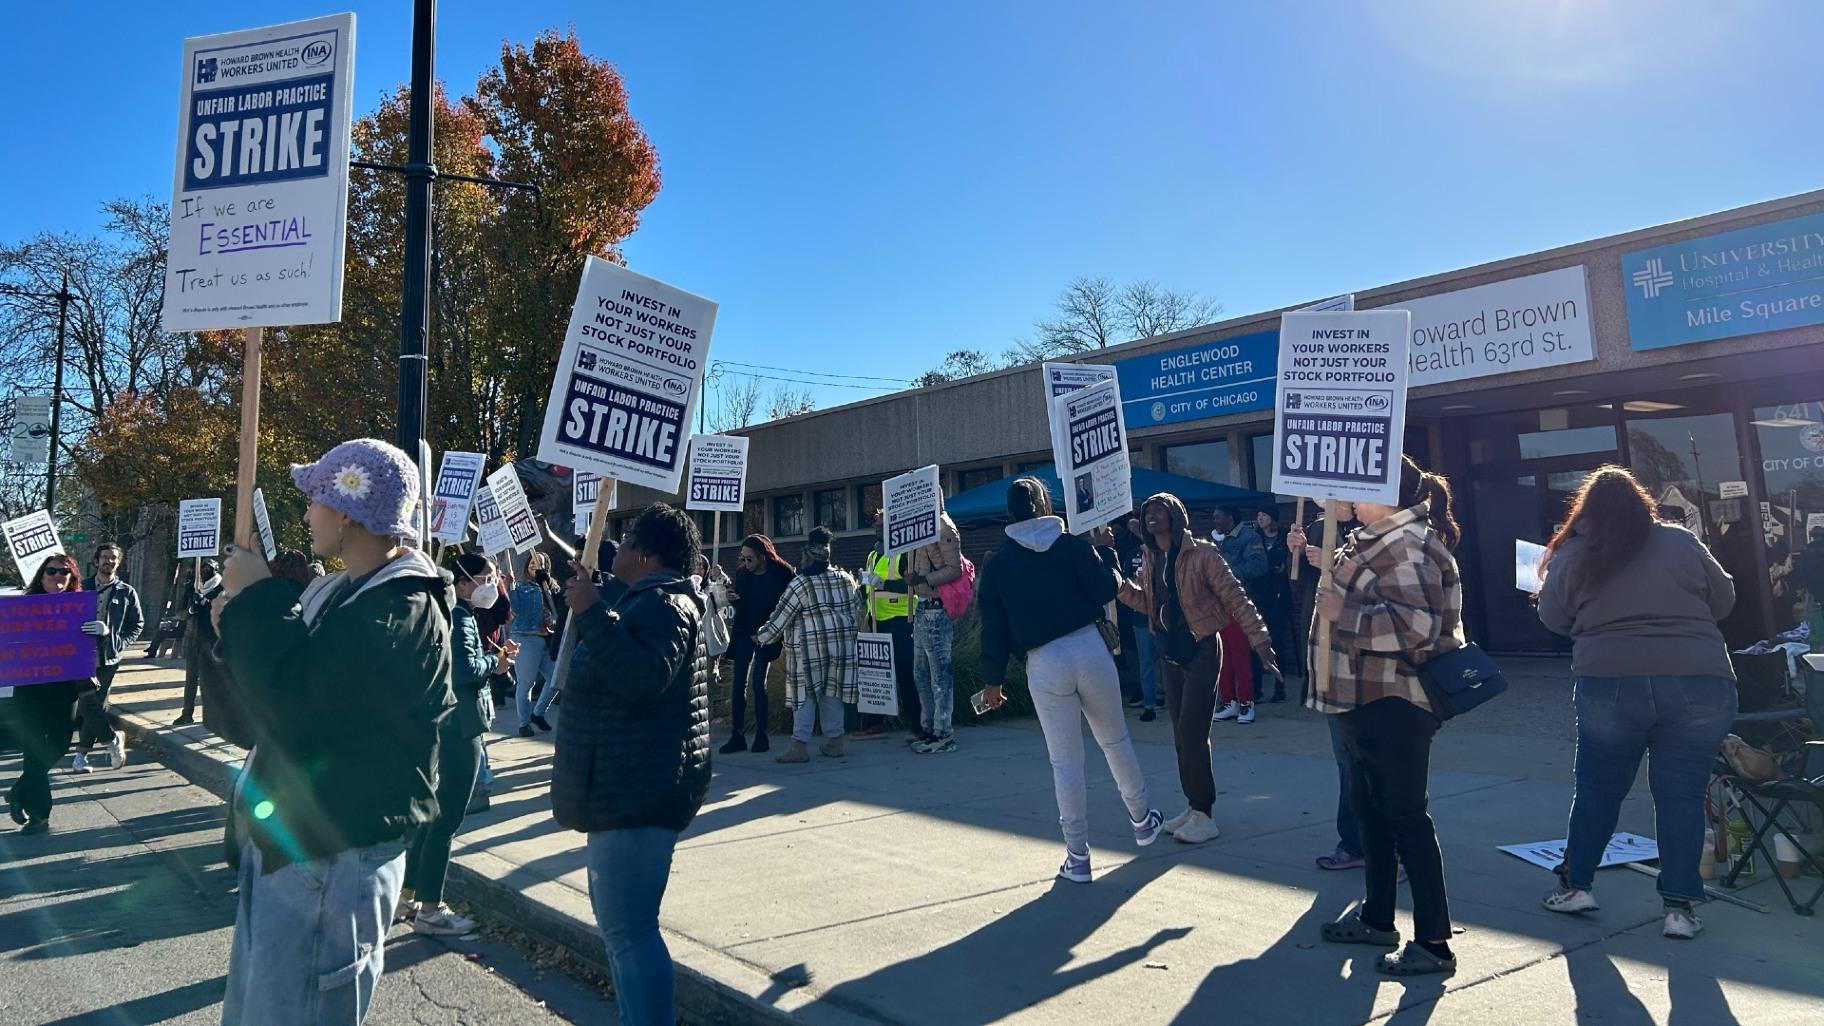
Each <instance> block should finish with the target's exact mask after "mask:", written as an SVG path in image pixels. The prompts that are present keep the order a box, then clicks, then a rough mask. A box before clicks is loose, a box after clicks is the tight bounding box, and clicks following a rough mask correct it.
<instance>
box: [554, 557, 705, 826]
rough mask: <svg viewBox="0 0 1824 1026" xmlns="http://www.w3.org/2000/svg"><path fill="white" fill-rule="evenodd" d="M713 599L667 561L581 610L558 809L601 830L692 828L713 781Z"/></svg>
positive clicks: (561, 741)
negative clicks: (708, 629)
mask: <svg viewBox="0 0 1824 1026" xmlns="http://www.w3.org/2000/svg"><path fill="white" fill-rule="evenodd" d="M703 609H704V598H703V596H702V594H701V593H699V592H698V591H697V586H696V584H695V582H693V581H692V580H691V579H690V578H689V577H686V576H684V575H683V574H679V573H676V572H672V571H660V572H658V573H654V574H651V575H649V576H648V577H647V578H646V579H645V580H643V581H641V582H640V583H638V584H636V585H634V586H633V587H632V588H629V589H628V590H627V593H626V594H625V595H622V596H621V597H620V599H619V600H618V601H616V602H615V604H614V608H613V609H612V610H611V609H609V608H608V605H607V603H597V604H596V605H595V606H592V607H591V608H589V609H587V610H584V611H583V612H581V613H578V614H576V615H575V616H574V617H572V620H571V623H572V626H573V627H575V628H576V630H577V649H576V654H575V655H574V656H572V660H571V664H570V676H569V680H568V681H567V682H566V683H565V685H564V715H563V718H562V719H560V720H558V724H557V762H556V767H555V769H554V770H553V774H552V780H551V812H552V815H553V816H554V817H555V818H556V819H557V822H558V825H559V826H563V827H566V828H568V829H571V830H581V831H583V832H585V833H594V832H596V831H598V830H624V829H630V828H635V827H663V828H665V829H667V830H683V829H684V828H685V827H687V826H689V825H690V821H691V820H692V819H693V818H695V816H696V814H697V809H699V808H701V807H702V805H703V796H704V795H705V794H707V793H708V792H709V774H710V766H709V657H708V654H707V653H706V652H705V650H704V648H703V632H702V624H703Z"/></svg>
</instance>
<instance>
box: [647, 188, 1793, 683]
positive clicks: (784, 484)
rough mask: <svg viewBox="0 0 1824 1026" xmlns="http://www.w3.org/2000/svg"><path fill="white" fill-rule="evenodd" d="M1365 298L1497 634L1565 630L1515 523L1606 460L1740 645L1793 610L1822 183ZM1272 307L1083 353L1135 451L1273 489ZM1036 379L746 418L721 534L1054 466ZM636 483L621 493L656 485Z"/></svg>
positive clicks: (1034, 371) (1538, 642)
mask: <svg viewBox="0 0 1824 1026" xmlns="http://www.w3.org/2000/svg"><path fill="white" fill-rule="evenodd" d="M1354 303H1355V307H1356V308H1357V309H1375V308H1403V309H1407V310H1410V311H1411V312H1412V315H1413V336H1412V347H1411V357H1410V358H1411V361H1412V374H1411V389H1410V394H1409V402H1408V414H1407V432H1406V445H1407V449H1408V451H1409V452H1411V453H1412V454H1413V455H1414V456H1415V457H1416V458H1418V459H1419V460H1420V462H1422V463H1424V464H1425V465H1427V466H1428V467H1431V468H1434V469H1437V470H1440V471H1442V472H1443V473H1444V474H1445V475H1447V476H1448V477H1449V478H1450V480H1451V483H1452V486H1453V488H1454V489H1455V491H1456V494H1457V498H1458V503H1459V510H1460V519H1461V520H1462V522H1463V525H1464V541H1463V545H1462V548H1461V549H1460V551H1459V553H1458V555H1459V560H1460V562H1461V564H1462V567H1463V571H1464V579H1465V583H1466V586H1467V594H1468V602H1469V609H1468V610H1467V614H1468V616H1467V618H1468V623H1469V627H1470V630H1471V632H1472V635H1473V636H1474V637H1476V638H1477V639H1478V640H1480V641H1481V642H1482V643H1483V644H1484V645H1485V646H1486V647H1488V648H1489V649H1491V650H1493V651H1497V652H1509V653H1525V652H1538V653H1547V652H1554V651H1562V650H1564V649H1565V648H1566V647H1567V644H1566V643H1565V642H1564V641H1563V640H1562V639H1558V638H1555V637H1553V636H1552V635H1550V634H1549V633H1548V632H1546V631H1545V630H1544V629H1543V628H1542V627H1540V626H1539V623H1538V619H1537V617H1536V616H1535V615H1534V613H1533V610H1532V606H1531V601H1530V598H1529V596H1527V595H1526V594H1525V593H1524V592H1521V591H1520V590H1519V589H1517V588H1516V587H1515V541H1516V539H1520V540H1526V541H1531V542H1538V543H1543V542H1545V541H1546V540H1548V539H1549V538H1550V537H1551V534H1552V532H1553V530H1554V529H1555V527H1556V525H1557V524H1558V523H1559V522H1560V521H1561V519H1562V517H1563V514H1564V509H1565V500H1566V498H1567V496H1568V495H1569V493H1570V492H1571V491H1573V490H1574V489H1575V488H1576V487H1577V485H1578V483H1579V482H1580V481H1581V480H1582V478H1583V475H1584V474H1585V473H1586V472H1588V471H1589V470H1591V469H1593V468H1595V467H1597V466H1600V465H1602V464H1604V463H1620V464H1623V465H1626V466H1629V467H1631V468H1633V469H1634V471H1635V472H1636V473H1637V474H1638V475H1639V476H1640V477H1641V479H1642V481H1643V482H1644V483H1645V484H1646V486H1647V487H1648V489H1650V490H1651V491H1652V493H1653V495H1654V497H1655V498H1656V499H1657V500H1658V501H1659V502H1660V504H1661V507H1662V514H1663V515H1668V516H1679V517H1682V518H1683V519H1684V521H1685V523H1686V524H1687V525H1688V526H1689V527H1690V528H1691V529H1692V530H1693V531H1695V532H1697V533H1698V534H1700V535H1701V536H1702V537H1703V538H1704V539H1705V541H1706V542H1708V543H1709V545H1710V547H1711V549H1712V550H1713V551H1714V552H1715V553H1716V555H1717V558H1718V559H1719V560H1720V561H1721V562H1722V563H1723V565H1724V567H1725V568H1726V569H1728V570H1729V572H1730V573H1731V574H1733V575H1734V576H1735V579H1736V582H1737V588H1738V594H1739V599H1738V602H1737V607H1736V610H1735V612H1734V613H1732V614H1731V616H1730V617H1729V619H1728V621H1726V622H1725V624H1724V631H1725V634H1726V636H1727V637H1728V639H1729V641H1730V643H1731V645H1732V646H1737V647H1739V646H1745V645H1748V644H1751V643H1752V642H1754V641H1755V640H1758V639H1760V638H1765V637H1769V636H1771V635H1772V634H1774V633H1777V632H1779V631H1783V630H1787V629H1790V628H1791V627H1792V626H1794V624H1796V623H1797V622H1798V620H1799V618H1800V616H1799V611H1798V608H1799V606H1800V603H1801V591H1800V586H1799V584H1798V582H1797V578H1796V576H1795V574H1794V569H1795V557H1796V556H1797V554H1798V552H1799V551H1800V550H1801V549H1802V548H1803V545H1804V541H1803V539H1804V535H1805V531H1806V525H1807V523H1808V522H1809V523H1814V524H1817V523H1824V191H1821V192H1814V193H1808V194H1805V195H1802V196H1794V197H1788V198H1785V199H1780V200H1775V201H1771V202H1767V203H1761V204H1756V205H1754V206H1750V207H1744V208H1741V209H1737V210H1732V211H1728V212H1725V213H1720V214H1714V215H1709V216H1705V217H1699V218H1693V219H1691V220H1687V221H1680V222H1676V223H1673V224H1667V225H1661V226H1659V227H1656V228H1649V229H1645V230H1642V231H1636V232H1631V233H1628V234H1624V235H1618V236H1612V237H1609V238H1604V239H1597V240H1594V241H1591V242H1584V243H1579V244H1576V245H1572V246H1565V247H1562V248H1559V249H1554V250H1550V251H1547V252H1543V253H1535V254H1531V255H1528V256H1523V257H1517V258H1514V259H1510V260H1502V261H1497V262H1494V263H1488V264H1482V265H1479V266H1476V267H1470V268H1464V269H1462V270H1457V271H1451V272H1448V273H1445V274H1439V275H1434V276H1431V277H1428V278H1423V279H1419V280H1415V281H1407V282H1401V283H1398V284H1395V285H1388V286H1383V287H1380V288H1375V289H1370V290H1367V291H1364V292H1360V293H1357V294H1355V296H1354ZM1281 312H1283V311H1278V310H1275V311H1268V312H1265V313H1260V314H1254V315H1250V316H1246V317H1238V318H1234V319H1231V320H1226V321H1223V322H1220V323H1217V324H1211V325H1206V326H1202V327H1198V328H1195V329H1192V330H1189V331H1182V332H1177V333H1174V334H1170V335H1163V336H1158V337H1155V338H1149V339H1143V340H1140V341H1136V342H1131V343H1128V344H1126V345H1121V346H1115V347H1111V348H1108V349H1104V350H1100V351H1097V352H1095V353H1092V354H1086V355H1085V356H1084V357H1083V358H1082V359H1083V361H1084V362H1094V363H1106V364H1112V365H1114V367H1115V368H1116V373H1117V376H1118V378H1119V380H1120V383H1121V394H1122V400H1123V405H1124V407H1125V413H1126V419H1127V425H1128V430H1129V434H1130V442H1131V445H1132V446H1133V449H1134V459H1135V463H1136V465H1139V466H1146V467H1152V468H1155V469H1158V470H1164V471H1167V472H1170V473H1175V474H1183V475H1186V476H1190V477H1197V478H1201V479H1205V480H1212V481H1217V482H1221V483H1226V484H1233V485H1238V486H1242V487H1248V488H1254V489H1258V490H1261V491H1267V490H1268V482H1269V477H1270V465H1269V458H1270V452H1269V450H1270V449H1271V445H1272V433H1273V423H1272V406H1273V397H1274V375H1275V370H1276V367H1275V364H1276V361H1277V352H1278V341H1277V336H1278V326H1279V315H1280V313H1281ZM1043 399H1044V389H1043V385H1042V382H1041V372H1040V368H1039V367H1038V366H1037V365H1029V366H1024V367H1018V368H1014V369H1010V370H1005V371H999V372H996V373H992V374H986V375H981V376H978V377H973V378H968V379H964V380H961V381H955V382H950V383H947V384H943V385H938V386H935V387H932V388H925V389H919V390H915V391H909V392H902V393H897V394H894V395H889V396H883V397H880V398H875V399H870V400H866V401H863V402H858V403H853V404H850V405H847V406H842V407H837V408H834V409H829V410H821V411H817V412H815V413H810V414H805V415H803V416H799V417H793V418H790V419H787V420H783V421H778V422H774V423H769V424H764V425H760V426H757V427H754V428H751V429H748V430H746V431H744V432H740V433H743V434H746V435H748V436H750V437H751V438H752V440H753V442H752V447H751V452H750V465H749V480H748V485H749V490H750V496H751V499H750V504H749V507H748V510H747V513H746V514H745V515H744V516H742V517H735V516H732V515H729V516H725V517H724V522H723V523H722V525H721V528H722V539H721V540H722V543H723V544H724V545H728V544H730V543H732V542H733V541H735V540H736V539H738V538H739V537H740V535H741V534H742V533H743V532H753V531H759V532H761V533H766V534H769V535H771V536H773V537H774V539H775V540H776V541H779V542H780V543H781V548H782V549H783V550H786V551H788V552H791V551H795V548H796V546H795V545H794V544H793V543H794V542H801V541H802V539H803V537H804V534H805V533H806V532H807V531H808V530H809V529H810V528H811V527H813V526H815V525H817V524H823V525H826V526H828V527H830V528H832V529H833V530H835V531H836V532H837V534H838V536H839V538H840V539H841V543H840V544H839V548H838V553H837V555H838V558H839V559H840V560H842V561H844V562H848V563H855V562H858V561H859V559H860V557H861V556H862V554H864V553H865V552H866V551H867V549H868V548H869V547H871V544H872V539H873V537H874V535H873V531H872V530H871V524H870V513H871V510H872V509H873V507H874V506H875V505H877V504H878V497H879V486H880V482H881V481H882V480H883V479H885V478H887V477H891V476H893V475H895V474H898V473H902V472H904V471H906V470H908V469H912V468H915V467H920V466H925V465H928V464H932V463H937V464H940V465H941V466H942V467H943V469H944V483H945V489H946V492H947V493H949V494H955V493H957V492H959V491H962V490H966V489H968V488H971V487H975V486H976V485H979V484H982V483H985V482H989V481H994V480H998V479H1001V478H1003V477H1007V476H1009V475H1011V474H1014V473H1017V472H1019V471H1022V470H1025V469H1028V468H1030V467H1034V466H1038V465H1043V464H1046V463H1049V462H1051V453H1050V441H1049V434H1048V429H1047V425H1046V415H1045V405H1044V401H1043ZM621 498H622V502H621V504H620V509H619V510H617V512H620V513H625V512H631V511H632V510H634V509H637V508H638V507H639V506H641V505H643V504H644V503H646V502H649V501H653V500H655V499H659V498H664V497H663V496H657V495H653V494H652V493H642V492H640V490H638V489H623V495H622V497H621ZM1282 499H1283V500H1284V501H1285V502H1287V503H1289V502H1290V501H1291V500H1290V498H1289V497H1282ZM737 520H740V521H742V523H739V524H737V523H735V521H737ZM617 526H618V525H617ZM705 527H706V528H707V527H708V519H707V518H705ZM994 534H995V532H992V531H988V532H980V533H979V534H978V536H976V537H972V538H970V539H969V547H970V548H971V549H974V550H977V551H981V550H985V549H987V548H989V547H991V546H992V545H993V544H994V542H995V539H994V537H993V535H994ZM725 557H727V554H726V553H725Z"/></svg>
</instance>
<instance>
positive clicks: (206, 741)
mask: <svg viewBox="0 0 1824 1026" xmlns="http://www.w3.org/2000/svg"><path fill="white" fill-rule="evenodd" d="M112 713H113V718H114V721H115V723H116V725H117V726H118V728H119V729H120V730H122V731H125V732H126V734H127V736H128V737H130V738H132V739H133V740H134V741H136V742H138V743H139V744H140V745H141V746H142V747H144V748H147V749H150V750H152V751H153V752H154V753H155V757H156V758H157V760H158V761H159V762H161V763H163V764H164V765H165V766H166V767H168V768H170V769H171V770H172V771H173V772H175V773H176V774H177V775H178V776H181V777H183V778H184V779H185V780H188V781H189V782H190V783H192V784H195V785H196V786H197V787H200V788H202V789H203V790H205V791H208V792H209V793H211V794H213V795H215V796H216V797H217V798H220V799H222V800H223V801H227V800H228V798H229V796H230V795H231V793H232V792H233V790H234V777H235V774H236V773H238V772H239V770H240V766H241V760H242V759H243V758H244V754H245V753H244V752H243V751H242V750H241V749H240V748H239V747H238V746H236V745H233V744H230V743H228V742H227V741H224V740H222V739H220V738H217V737H215V736H214V735H213V734H209V733H208V732H207V730H206V729H205V728H204V727H202V726H201V725H200V724H199V725H198V726H196V727H193V728H176V729H174V728H172V727H170V726H169V725H166V724H159V723H155V722H153V721H151V720H149V719H147V718H145V717H143V716H141V715H139V714H138V713H134V712H129V711H126V710H123V709H120V708H118V707H116V708H115V709H113V710H112ZM447 889H448V890H449V891H450V893H451V894H452V895H454V896H456V897H459V898H461V899H462V900H463V901H465V902H468V903H469V904H470V905H472V906H474V907H475V908H477V909H479V910H481V911H482V912H483V913H485V914H487V915H490V916H492V917H494V918H496V919H498V920H501V921H503V922H507V923H511V924H513V926H514V927H515V928H516V929H518V930H519V931H520V932H522V933H524V934H526V935H527V936H528V937H531V938H532V939H534V940H537V941H540V942H543V943H546V944H551V945H555V946H556V947H559V948H562V949H563V950H564V951H565V952H566V953H568V954H569V955H571V956H572V957H574V958H575V959H577V960H578V961H579V962H582V963H583V964H584V965H586V966H588V967H589V968H590V969H591V970H593V971H595V972H598V973H600V974H602V975H603V976H604V977H606V976H609V975H610V971H609V967H608V963H607V961H606V959H605V958H604V957H603V948H602V938H601V934H600V933H598V932H597V931H596V927H595V924H594V923H591V922H584V921H583V920H581V919H578V918H577V917H575V916H571V915H566V914H565V913H563V912H561V911H559V910H557V909H555V908H552V907H551V906H549V905H546V904H544V903H543V902H539V901H536V900H534V899H532V898H529V897H527V896H526V895H525V894H523V893H521V892H519V891H517V890H514V889H513V888H510V887H507V886H505V885H503V884H501V883H499V882H497V881H495V880H493V879H492V878H490V877H488V876H487V875H486V874H484V873H481V872H479V871H477V870H475V869H472V868H470V867H468V866H465V865H462V864H461V863H460V862H457V861H455V860H454V859H452V860H451V862H450V868H449V883H448V888H447ZM665 932H666V938H665V940H666V944H667V945H668V946H669V947H671V948H673V949H674V955H673V959H672V963H673V965H674V966H675V967H676V973H677V985H676V988H677V993H676V1002H677V1011H678V1015H679V1017H680V1018H681V1019H682V1020H684V1021H685V1022H689V1023H705V1024H707V1023H715V1024H724V1023H726V1024H730V1026H750V1024H751V1026H786V1024H790V1023H795V1022H799V1021H801V1020H799V1019H796V1018H794V1017H793V1015H792V1014H791V1013H790V1012H788V1011H787V1010H786V1009H783V1008H778V1007H774V1006H771V1005H768V1004H765V1003H763V1002H762V1001H760V1000H759V999H758V998H756V997H755V996H754V995H752V994H749V993H746V992H744V991H742V990H741V989H740V988H738V987H734V986H730V985H729V984H727V983H725V982H723V981H721V980H718V979H716V978H714V977H712V976H710V975H709V974H707V973H705V972H703V971H702V970H701V969H698V968H695V967H693V966H691V965H690V964H688V963H687V962H686V961H684V960H680V959H679V958H678V957H676V949H678V948H680V947H683V948H686V949H687V950H690V951H692V952H697V951H701V950H702V948H701V946H700V945H697V944H696V943H695V942H693V941H691V940H690V939H689V938H686V937H681V936H678V935H677V934H674V933H671V931H665ZM819 1018H821V1017H819Z"/></svg>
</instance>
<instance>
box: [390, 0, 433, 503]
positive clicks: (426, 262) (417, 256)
mask: <svg viewBox="0 0 1824 1026" xmlns="http://www.w3.org/2000/svg"><path fill="white" fill-rule="evenodd" d="M436 32H437V0H416V5H415V9H414V11H413V14H412V107H411V134H410V137H409V140H408V142H407V148H406V164H405V276H404V279H403V285H404V287H403V289H402V290H401V293H402V295H401V299H400V306H399V425H398V430H397V438H398V442H399V448H401V449H403V450H405V455H406V458H407V459H409V460H411V461H412V462H414V463H416V462H417V461H418V443H419V441H420V440H421V439H423V438H424V407H425V399H426V395H427V392H426V387H427V386H426V377H427V375H426V373H425V364H426V362H427V360H428V346H427V344H426V337H427V335H428V333H429V324H430V319H431V289H430V277H431V232H430V224H431V184H432V182H433V181H434V180H435V179H436V177H437V168H436V166H435V165H434V164H433V163H432V162H431V146H432V143H433V142H434V139H433V119H432V112H433V104H432V95H433V94H432V89H433V88H434V86H433V83H434V81H435V65H436V60H437V55H436ZM420 469H422V470H425V471H428V470H429V469H430V468H428V467H425V468H420Z"/></svg>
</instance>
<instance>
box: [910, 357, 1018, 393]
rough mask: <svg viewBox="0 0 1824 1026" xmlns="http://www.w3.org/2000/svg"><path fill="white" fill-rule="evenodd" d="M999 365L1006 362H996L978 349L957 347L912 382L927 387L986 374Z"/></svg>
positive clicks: (1003, 364) (1004, 364)
mask: <svg viewBox="0 0 1824 1026" xmlns="http://www.w3.org/2000/svg"><path fill="white" fill-rule="evenodd" d="M1000 366H1006V363H1005V362H1003V363H1000V364H997V363H996V362H995V361H994V359H993V358H992V357H990V356H989V355H988V354H987V353H986V352H984V351H982V350H980V349H958V350H956V351H955V352H952V353H951V354H950V355H949V356H946V357H944V362H943V363H940V364H938V365H937V366H935V367H933V368H931V369H930V370H928V371H926V372H924V373H923V374H920V375H919V376H918V377H917V378H916V379H914V384H916V385H917V386H918V387H920V388H927V387H929V386H931V385H941V384H943V383H944V382H946V381H955V380H957V379H958V378H968V377H974V376H975V375H977V374H986V373H988V372H989V371H991V370H995V369H997V367H1000Z"/></svg>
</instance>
